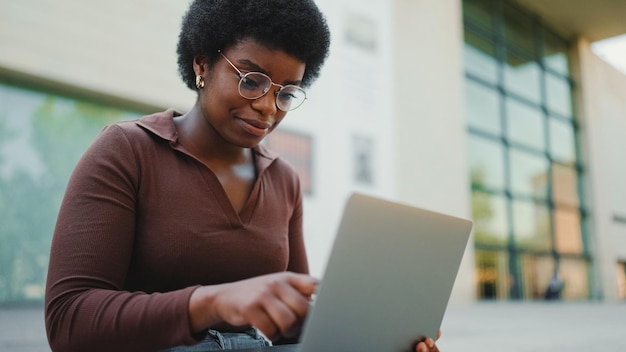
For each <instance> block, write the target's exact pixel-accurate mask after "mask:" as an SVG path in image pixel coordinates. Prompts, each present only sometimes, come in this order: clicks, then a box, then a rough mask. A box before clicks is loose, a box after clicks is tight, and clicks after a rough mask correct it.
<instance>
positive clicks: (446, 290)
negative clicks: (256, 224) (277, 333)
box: [259, 194, 472, 352]
mask: <svg viewBox="0 0 626 352" xmlns="http://www.w3.org/2000/svg"><path fill="white" fill-rule="evenodd" d="M471 228H472V222H471V221H469V220H466V219H461V218H457V217H453V216H449V215H444V214H440V213H435V212H432V211H428V210H424V209H419V208H415V207H411V206H407V205H403V204H398V203H395V202H390V201H387V200H383V199H379V198H375V197H371V196H366V195H363V194H353V195H352V196H351V197H350V198H349V199H348V202H347V204H346V207H345V210H344V214H343V218H342V220H341V223H340V226H339V230H338V233H337V236H336V238H335V243H334V245H333V248H332V251H331V253H330V257H329V260H328V263H327V266H326V271H325V273H324V276H323V278H322V282H321V284H320V287H319V289H318V294H317V298H316V299H315V303H314V305H313V307H312V310H311V311H310V314H309V316H308V317H307V320H306V322H305V325H304V330H303V335H302V339H301V344H299V345H298V346H291V347H289V350H292V351H298V352H328V351H332V352H350V351H355V352H356V351H358V352H362V351H376V352H385V351H389V352H392V351H393V352H396V351H397V352H404V351H408V350H409V349H410V348H411V346H412V345H413V344H414V342H415V341H416V339H419V338H420V337H432V338H433V339H434V338H435V337H436V336H437V331H438V330H439V327H440V326H441V322H442V320H443V317H444V313H445V310H446V307H447V305H448V300H449V298H450V293H451V291H452V286H453V284H454V281H455V278H456V275H457V272H458V269H459V265H460V263H461V259H462V257H463V253H464V251H465V247H466V246H467V243H468V239H469V234H470V231H471ZM281 348H285V347H278V346H277V347H275V350H276V351H278V350H281V351H282V349H281ZM270 349H271V348H270ZM259 351H260V350H259Z"/></svg>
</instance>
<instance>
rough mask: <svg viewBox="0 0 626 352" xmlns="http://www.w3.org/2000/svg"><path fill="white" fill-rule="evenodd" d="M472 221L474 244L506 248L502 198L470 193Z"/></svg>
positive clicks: (505, 227) (505, 220) (505, 226)
mask: <svg viewBox="0 0 626 352" xmlns="http://www.w3.org/2000/svg"><path fill="white" fill-rule="evenodd" d="M472 220H473V221H474V240H475V241H476V243H480V244H489V245H499V246H503V247H504V246H506V244H507V237H508V229H507V224H508V221H507V216H506V199H505V198H504V197H502V196H498V195H492V194H488V193H484V192H479V191H474V192H472Z"/></svg>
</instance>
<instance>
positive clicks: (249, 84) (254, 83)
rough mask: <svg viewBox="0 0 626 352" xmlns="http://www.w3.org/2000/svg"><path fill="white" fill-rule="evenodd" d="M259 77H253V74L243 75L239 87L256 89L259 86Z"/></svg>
mask: <svg viewBox="0 0 626 352" xmlns="http://www.w3.org/2000/svg"><path fill="white" fill-rule="evenodd" d="M261 79H262V78H260V77H255V76H254V75H245V76H243V77H241V88H243V89H246V90H257V89H259V87H260V86H261V83H260V82H261V81H260V80H261Z"/></svg>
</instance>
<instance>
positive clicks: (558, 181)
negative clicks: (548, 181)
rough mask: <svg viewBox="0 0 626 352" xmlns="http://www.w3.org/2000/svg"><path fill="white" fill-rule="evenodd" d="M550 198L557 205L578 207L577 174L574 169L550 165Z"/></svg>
mask: <svg viewBox="0 0 626 352" xmlns="http://www.w3.org/2000/svg"><path fill="white" fill-rule="evenodd" d="M552 198H553V199H554V201H555V202H556V203H557V204H563V205H569V206H571V207H575V208H577V207H578V206H579V201H578V173H577V172H576V170H575V169H572V168H571V167H567V166H563V165H560V164H556V163H553V164H552Z"/></svg>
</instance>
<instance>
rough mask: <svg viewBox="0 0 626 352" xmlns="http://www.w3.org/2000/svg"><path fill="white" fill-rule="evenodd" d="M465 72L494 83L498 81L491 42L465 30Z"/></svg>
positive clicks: (494, 50)
mask: <svg viewBox="0 0 626 352" xmlns="http://www.w3.org/2000/svg"><path fill="white" fill-rule="evenodd" d="M463 63H464V66H465V67H464V68H465V72H468V73H471V74H473V75H475V76H478V77H480V78H482V79H484V80H486V81H488V82H490V83H493V84H494V85H495V84H497V82H498V62H497V60H496V49H495V46H494V45H493V43H491V42H490V41H488V40H486V39H484V38H482V37H480V36H479V35H477V34H475V33H473V32H471V31H469V30H467V29H466V30H465V45H464V46H463Z"/></svg>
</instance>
